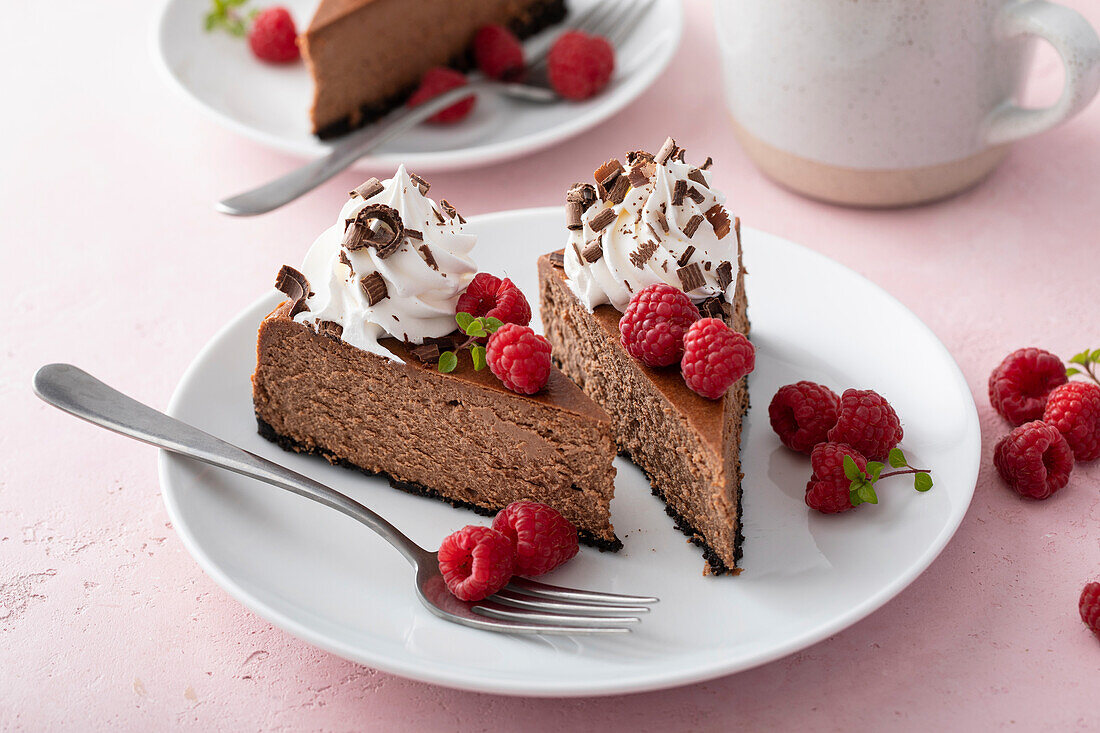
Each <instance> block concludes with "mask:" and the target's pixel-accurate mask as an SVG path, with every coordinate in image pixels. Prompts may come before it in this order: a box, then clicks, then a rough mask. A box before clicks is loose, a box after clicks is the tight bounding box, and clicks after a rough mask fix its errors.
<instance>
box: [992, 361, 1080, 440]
mask: <svg viewBox="0 0 1100 733" xmlns="http://www.w3.org/2000/svg"><path fill="white" fill-rule="evenodd" d="M1065 383H1066V366H1065V364H1063V363H1062V360H1061V359H1059V358H1058V357H1057V356H1055V355H1054V354H1052V353H1050V352H1049V351H1044V350H1043V349H1035V348H1028V349H1017V350H1016V351H1013V352H1012V353H1011V354H1009V355H1008V356H1006V357H1005V358H1004V361H1002V362H1001V363H1000V364H998V365H997V368H996V369H994V370H993V373H992V374H990V375H989V403H990V404H991V405H993V409H994V410H996V411H997V412H998V413H999V414H1000V415H1001V417H1003V418H1004V419H1005V420H1008V421H1009V422H1010V423H1012V424H1013V425H1023V424H1024V423H1025V422H1030V421H1031V420H1039V419H1040V418H1042V417H1043V408H1044V406H1045V405H1046V402H1047V396H1048V395H1049V394H1050V392H1051V390H1053V389H1054V388H1055V387H1057V386H1058V385H1060V384H1065Z"/></svg>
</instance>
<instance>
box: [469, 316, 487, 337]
mask: <svg viewBox="0 0 1100 733" xmlns="http://www.w3.org/2000/svg"><path fill="white" fill-rule="evenodd" d="M466 335H467V336H478V337H480V336H486V335H488V334H486V333H485V321H483V320H481V319H480V318H475V319H474V320H473V321H472V322H471V323H470V325H469V326H467V327H466Z"/></svg>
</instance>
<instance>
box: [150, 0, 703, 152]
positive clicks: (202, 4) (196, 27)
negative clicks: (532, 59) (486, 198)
mask: <svg viewBox="0 0 1100 733" xmlns="http://www.w3.org/2000/svg"><path fill="white" fill-rule="evenodd" d="M597 1H598V0H567V4H568V6H569V8H570V11H571V12H574V11H579V10H583V9H584V8H585V7H587V6H589V5H591V4H593V3H594V2H597ZM282 4H284V5H285V6H286V7H287V8H288V9H289V10H290V12H291V15H293V17H294V20H295V22H296V24H297V26H298V29H299V31H301V30H303V29H304V28H305V25H306V24H307V23H308V22H309V19H310V17H312V15H313V10H314V8H315V7H316V5H317V0H285V1H284V2H283V3H282ZM209 5H210V2H209V0H166V2H165V4H164V6H163V10H162V12H161V15H160V18H159V22H158V23H157V26H156V29H155V38H154V47H155V48H154V54H155V55H156V56H157V58H158V59H159V60H160V65H161V68H163V69H164V70H165V71H166V72H167V76H168V77H169V78H170V79H171V80H172V82H173V84H174V85H175V86H177V87H178V88H179V89H181V90H182V91H183V92H184V94H185V95H186V96H187V97H188V98H189V99H191V100H192V101H193V102H195V103H197V104H198V106H199V108H200V109H202V110H203V111H205V112H206V113H207V114H209V115H211V116H212V117H213V118H214V119H215V120H216V121H218V122H219V123H221V124H222V125H224V126H226V127H228V128H229V129H231V130H234V131H236V132H239V133H241V134H242V135H245V136H246V137H249V138H251V139H253V140H256V141H257V142H260V143H263V144H264V145H268V146H270V147H273V148H277V149H279V150H283V151H286V152H290V153H296V154H298V155H301V156H303V157H307V158H316V157H319V156H321V155H323V154H324V153H325V152H327V150H328V146H327V145H326V144H325V143H323V142H321V141H320V140H318V139H317V138H316V137H314V136H313V135H312V134H311V132H310V127H309V107H310V102H311V99H312V93H313V82H312V80H311V79H310V77H309V72H307V71H306V68H305V64H302V63H296V64H290V65H285V66H283V65H271V64H265V63H263V62H261V61H258V60H257V59H256V58H254V57H253V56H252V54H251V52H250V51H249V49H248V43H247V41H246V40H245V39H242V38H234V37H232V36H230V35H229V34H228V33H226V32H224V31H217V32H211V33H207V32H205V31H204V30H203V27H202V20H203V15H204V13H205V12H206V10H207V8H208V7H209ZM682 28H683V10H682V8H681V7H680V2H679V0H658V2H657V3H656V4H655V5H654V7H653V8H652V9H651V10H650V11H649V13H647V15H646V17H645V18H644V19H643V21H642V23H641V24H640V25H639V27H638V29H637V30H636V31H635V32H634V34H633V35H632V36H631V39H630V42H629V43H627V44H626V45H625V46H624V47H623V48H621V49H619V51H618V60H619V62H620V64H621V63H623V62H626V63H628V64H629V65H630V73H629V74H627V75H625V77H624V78H619V77H616V78H615V79H613V80H612V83H611V85H610V86H609V87H608V88H607V89H606V90H604V91H603V92H602V93H600V94H598V95H597V96H596V97H594V98H593V99H590V100H588V101H586V102H581V103H561V104H553V105H538V104H526V103H522V102H516V101H511V100H504V99H498V98H495V97H493V96H490V95H484V96H482V98H481V99H480V100H479V101H478V104H477V106H476V107H475V110H474V113H473V114H472V115H471V116H470V117H469V118H467V119H466V120H463V121H462V122H460V123H458V124H455V125H448V126H443V125H431V124H426V125H421V126H420V127H418V128H417V129H415V130H411V131H409V132H408V133H406V134H404V135H402V136H401V137H399V138H398V139H396V140H393V141H391V142H389V143H386V144H385V145H384V146H382V147H381V148H380V149H379V150H378V151H377V152H376V153H374V154H373V155H371V156H370V157H367V158H363V159H362V160H360V161H359V162H358V164H357V166H358V167H363V168H377V167H393V166H395V165H397V164H399V163H405V164H406V165H408V166H410V167H412V168H415V169H416V170H418V171H420V172H422V173H425V172H428V171H432V170H447V169H453V168H465V167H470V166H476V165H488V164H490V163H495V162H499V161H501V160H505V159H508V158H513V157H517V156H520V155H526V154H529V153H533V152H535V151H537V150H541V149H542V148H545V147H548V146H550V145H553V144H554V143H557V142H561V141H562V140H565V139H567V138H569V137H572V136H574V135H577V134H578V133H580V132H583V131H584V130H587V129H588V128H590V127H592V126H593V125H596V124H597V123H599V122H602V121H603V120H605V119H607V118H608V117H610V116H611V115H613V114H615V113H616V112H618V111H619V110H620V109H622V108H623V107H625V106H626V105H628V104H630V103H631V102H632V101H634V99H636V98H637V97H638V95H640V94H641V93H642V92H643V91H645V90H646V89H647V88H648V87H649V85H650V84H652V83H653V81H654V80H655V79H656V78H657V76H658V75H659V74H660V73H661V72H662V71H664V69H665V67H666V66H667V65H668V62H669V61H670V60H671V59H672V55H673V53H674V52H675V51H676V47H677V45H678V44H679V42H680V33H681V29H682ZM547 32H549V33H554V32H558V31H556V30H553V29H551V30H549V31H547Z"/></svg>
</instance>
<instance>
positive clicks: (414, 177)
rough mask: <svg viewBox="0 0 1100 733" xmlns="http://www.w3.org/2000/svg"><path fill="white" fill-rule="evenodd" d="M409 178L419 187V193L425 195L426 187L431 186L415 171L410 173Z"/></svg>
mask: <svg viewBox="0 0 1100 733" xmlns="http://www.w3.org/2000/svg"><path fill="white" fill-rule="evenodd" d="M409 178H411V179H412V180H413V183H415V184H416V187H417V188H419V189H420V193H421V195H427V193H428V189H430V188H431V187H432V184H430V183H428V182H427V181H425V180H424V179H423V178H421V177H420V176H418V175H416V174H415V173H410V174H409Z"/></svg>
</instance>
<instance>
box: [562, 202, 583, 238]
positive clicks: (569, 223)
mask: <svg viewBox="0 0 1100 733" xmlns="http://www.w3.org/2000/svg"><path fill="white" fill-rule="evenodd" d="M582 214H584V207H583V206H582V205H581V203H580V202H579V201H567V202H566V203H565V228H566V229H568V230H569V231H571V232H575V231H578V230H580V229H583V228H584V222H582V221H581V215H582Z"/></svg>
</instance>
